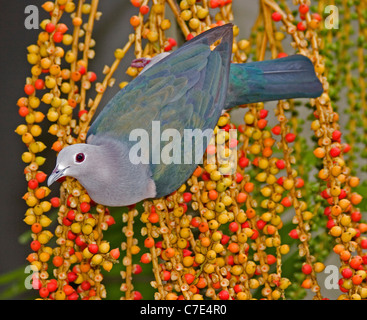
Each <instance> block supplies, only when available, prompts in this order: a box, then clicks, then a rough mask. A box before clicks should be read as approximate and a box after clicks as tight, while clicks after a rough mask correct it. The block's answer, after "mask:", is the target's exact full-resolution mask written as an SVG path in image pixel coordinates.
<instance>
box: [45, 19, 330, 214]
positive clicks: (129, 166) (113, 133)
mask: <svg viewBox="0 0 367 320" xmlns="http://www.w3.org/2000/svg"><path fill="white" fill-rule="evenodd" d="M232 46H233V25H232V24H230V23H229V24H225V25H223V26H219V27H214V28H211V29H209V30H207V31H205V32H203V33H201V34H199V35H198V36H196V37H194V38H193V39H192V40H190V41H187V42H186V43H184V44H183V45H182V46H181V47H180V48H178V49H177V50H175V51H174V52H172V53H170V54H169V55H163V56H160V57H159V58H157V59H155V61H153V60H154V59H153V60H152V61H151V62H150V63H149V64H148V65H147V66H146V67H145V68H144V69H143V70H142V72H141V73H140V74H139V75H138V76H137V77H136V78H134V79H133V80H132V81H131V82H130V83H129V84H128V85H127V86H125V87H124V88H122V89H121V90H119V91H118V92H117V94H116V95H115V96H114V97H113V98H112V99H111V100H110V101H109V102H108V103H107V104H106V106H105V107H104V108H103V109H102V110H101V112H100V113H99V114H98V116H97V117H96V118H95V120H94V121H93V122H92V124H91V126H90V128H89V130H88V133H87V139H86V143H78V144H72V145H69V146H66V147H64V148H63V149H62V150H61V151H60V152H59V154H58V156H57V159H56V166H55V169H54V170H53V171H52V173H51V174H50V176H49V178H48V181H47V184H48V186H50V185H51V184H53V183H54V182H55V181H57V180H59V179H60V178H63V177H65V176H69V177H73V178H75V179H77V180H78V181H79V182H80V183H81V185H82V186H83V187H84V188H85V189H86V191H87V193H88V195H89V196H90V197H91V199H92V200H93V201H94V202H96V203H99V204H102V205H105V206H111V207H122V206H130V205H133V204H136V203H138V202H140V201H142V200H145V199H156V198H161V197H164V196H167V195H169V194H171V193H172V192H174V191H175V190H177V189H178V188H179V187H180V186H181V185H182V184H184V183H185V181H187V180H188V179H189V177H190V176H191V175H192V173H193V172H194V170H195V169H196V168H197V166H198V164H197V163H195V161H192V163H187V162H185V161H184V157H185V154H186V156H187V153H188V151H187V150H184V143H183V142H182V141H181V143H175V145H174V146H172V139H165V141H160V139H159V138H158V139H151V141H150V142H151V143H150V145H149V146H148V149H149V152H147V150H143V149H141V150H140V151H139V152H136V153H135V155H133V156H132V152H131V151H132V150H134V148H135V149H136V146H137V141H138V138H137V137H135V139H131V133H132V132H136V131H137V130H138V131H139V130H143V132H146V133H147V135H148V136H149V137H151V136H152V135H153V136H154V130H155V125H157V124H159V129H160V132H164V131H165V130H169V129H172V130H174V132H178V133H179V134H181V136H184V135H185V132H186V131H185V130H189V129H190V130H195V129H197V130H201V131H202V132H204V131H205V130H213V129H214V128H215V127H216V124H217V122H218V120H219V118H220V116H221V115H222V113H223V112H224V111H225V110H227V109H230V108H233V107H236V106H238V105H243V104H249V103H255V102H264V101H273V100H274V101H277V100H282V99H293V98H316V97H319V96H320V95H321V94H322V92H323V87H322V84H321V82H320V81H319V79H318V77H317V76H316V73H315V70H314V66H313V64H312V62H311V61H310V59H308V58H307V57H305V56H303V55H301V54H295V55H292V56H288V57H284V58H279V59H273V60H268V61H256V62H247V63H232V62H231V58H232ZM166 132H167V131H166ZM141 138H142V137H141ZM162 140H163V139H162ZM170 144H171V145H170ZM207 144H208V142H207V140H206V141H205V143H203V145H202V146H199V148H196V146H195V147H194V149H195V148H196V149H195V150H194V149H191V150H189V151H190V152H191V151H192V152H194V151H195V152H198V153H199V156H201V158H202V157H203V155H204V153H205V150H206V147H207ZM169 145H170V147H171V148H172V149H174V150H176V151H179V155H180V157H181V159H182V161H181V162H180V163H176V162H173V163H169V162H164V161H159V160H160V159H158V161H154V160H157V159H154V158H153V156H152V154H153V153H154V152H155V151H156V153H157V152H158V154H160V153H162V152H163V151H164V148H165V147H167V146H169ZM172 149H171V151H172ZM180 151H181V152H180ZM158 158H159V157H158ZM162 158H163V156H162ZM161 160H163V159H161Z"/></svg>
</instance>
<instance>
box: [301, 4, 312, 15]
mask: <svg viewBox="0 0 367 320" xmlns="http://www.w3.org/2000/svg"><path fill="white" fill-rule="evenodd" d="M309 10H310V8H309V7H308V6H307V5H305V4H301V5H300V6H299V8H298V11H299V12H300V13H301V14H306V13H307V12H308V11H309Z"/></svg>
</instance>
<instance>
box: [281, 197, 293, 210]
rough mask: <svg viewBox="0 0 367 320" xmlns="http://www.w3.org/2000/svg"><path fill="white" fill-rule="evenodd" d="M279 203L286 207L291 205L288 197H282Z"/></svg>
mask: <svg viewBox="0 0 367 320" xmlns="http://www.w3.org/2000/svg"><path fill="white" fill-rule="evenodd" d="M280 203H281V204H282V205H283V206H284V207H286V208H288V207H290V206H291V205H292V201H291V199H289V198H288V197H284V198H283V199H282V201H281V202H280Z"/></svg>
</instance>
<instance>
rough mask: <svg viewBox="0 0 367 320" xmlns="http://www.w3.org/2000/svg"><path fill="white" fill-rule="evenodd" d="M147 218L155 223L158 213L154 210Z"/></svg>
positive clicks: (157, 219)
mask: <svg viewBox="0 0 367 320" xmlns="http://www.w3.org/2000/svg"><path fill="white" fill-rule="evenodd" d="M148 220H149V221H150V222H151V223H157V222H158V221H159V215H158V213H156V212H152V213H151V214H150V215H149V217H148Z"/></svg>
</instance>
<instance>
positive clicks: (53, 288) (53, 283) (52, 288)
mask: <svg viewBox="0 0 367 320" xmlns="http://www.w3.org/2000/svg"><path fill="white" fill-rule="evenodd" d="M47 289H48V291H49V292H54V291H56V289H57V280H56V279H51V280H50V282H49V283H47Z"/></svg>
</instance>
